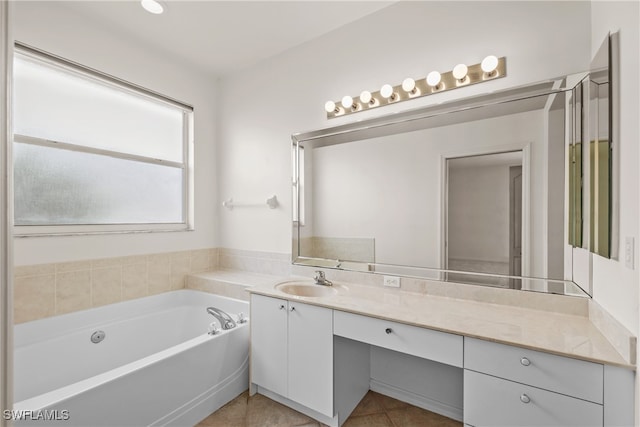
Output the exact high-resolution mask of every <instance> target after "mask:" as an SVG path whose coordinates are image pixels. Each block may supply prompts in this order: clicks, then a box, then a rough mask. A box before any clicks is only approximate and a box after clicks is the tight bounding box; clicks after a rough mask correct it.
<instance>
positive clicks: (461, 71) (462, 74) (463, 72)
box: [451, 64, 469, 83]
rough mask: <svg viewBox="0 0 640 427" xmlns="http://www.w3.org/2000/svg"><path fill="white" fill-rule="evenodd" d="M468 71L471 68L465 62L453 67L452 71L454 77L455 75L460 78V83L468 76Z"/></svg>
mask: <svg viewBox="0 0 640 427" xmlns="http://www.w3.org/2000/svg"><path fill="white" fill-rule="evenodd" d="M468 71H469V68H468V67H467V66H466V65H465V64H458V65H456V66H455V67H453V71H452V72H451V73H452V74H453V77H455V78H456V79H457V80H458V82H459V83H463V82H464V81H465V79H466V78H467V72H468Z"/></svg>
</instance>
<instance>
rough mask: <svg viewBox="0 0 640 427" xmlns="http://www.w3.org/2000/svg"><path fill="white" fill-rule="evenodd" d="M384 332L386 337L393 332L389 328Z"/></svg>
mask: <svg viewBox="0 0 640 427" xmlns="http://www.w3.org/2000/svg"><path fill="white" fill-rule="evenodd" d="M384 331H385V332H386V333H387V335H389V334H390V333H391V332H393V330H392V329H391V328H387V329H385V330H384Z"/></svg>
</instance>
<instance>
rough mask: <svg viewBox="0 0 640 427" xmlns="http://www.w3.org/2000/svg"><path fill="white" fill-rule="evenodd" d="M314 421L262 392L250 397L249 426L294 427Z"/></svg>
mask: <svg viewBox="0 0 640 427" xmlns="http://www.w3.org/2000/svg"><path fill="white" fill-rule="evenodd" d="M312 422H314V420H313V419H311V418H309V417H307V416H306V415H304V414H301V413H300V412H297V411H294V410H293V409H291V408H288V407H286V406H284V405H281V404H280V403H278V402H274V401H273V400H271V399H269V398H267V397H264V396H262V395H260V394H255V395H253V396H251V397H250V398H249V406H248V408H247V427H267V426H268V427H292V426H299V425H304V424H308V423H312Z"/></svg>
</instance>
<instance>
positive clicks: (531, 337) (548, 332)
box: [247, 278, 635, 369]
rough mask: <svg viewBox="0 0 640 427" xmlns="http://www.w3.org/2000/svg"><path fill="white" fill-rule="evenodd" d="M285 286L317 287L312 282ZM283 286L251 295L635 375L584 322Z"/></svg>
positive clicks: (349, 288) (427, 299)
mask: <svg viewBox="0 0 640 427" xmlns="http://www.w3.org/2000/svg"><path fill="white" fill-rule="evenodd" d="M287 280H296V281H303V280H304V281H306V282H307V283H309V284H310V285H311V284H312V283H313V282H312V281H311V280H309V279H308V278H307V279H301V278H289V279H287ZM282 281H283V279H280V280H278V281H275V282H270V283H260V284H256V285H255V286H252V287H250V288H247V290H248V291H249V292H251V293H255V294H260V295H265V296H270V297H275V298H282V299H288V300H291V301H300V302H304V303H308V304H312V305H317V306H321V307H327V308H331V309H334V310H341V311H346V312H350V313H356V314H363V315H366V316H370V317H376V318H379V319H384V320H390V321H396V322H401V323H406V324H409V325H414V326H419V327H423V328H429V329H434V330H438V331H443V332H449V333H452V334H457V335H463V336H466V337H473V338H480V339H484V340H488V341H493V342H497V343H503V344H508V345H515V346H519V347H524V348H528V349H532V350H540V351H544V352H548V353H553V354H558V355H561V356H567V357H572V358H575V359H581V360H587V361H591V362H597V363H604V364H609V365H615V366H621V367H625V368H630V369H635V365H633V364H630V363H629V362H628V361H627V360H625V358H624V357H623V356H622V355H621V354H620V353H618V351H616V349H615V348H614V347H613V346H612V344H611V343H610V342H609V341H608V340H607V338H606V337H605V336H604V335H603V334H602V333H601V332H600V331H599V330H598V329H597V328H596V327H595V326H594V325H593V323H592V322H591V321H590V320H589V318H588V317H584V316H578V315H568V314H561V313H556V312H549V311H541V310H534V309H530V308H522V307H518V306H513V305H503V304H492V303H487V302H479V301H473V300H468V299H458V298H449V297H442V296H433V295H427V294H422V293H414V292H407V291H402V290H397V289H385V288H380V287H372V286H363V285H358V284H353V283H344V282H338V283H336V284H339V285H342V286H344V287H345V288H346V289H342V290H341V291H339V292H338V294H337V295H331V296H328V297H300V296H294V295H290V294H287V293H284V292H281V291H279V290H278V289H276V288H275V285H277V284H278V283H281V282H282ZM314 286H317V285H314Z"/></svg>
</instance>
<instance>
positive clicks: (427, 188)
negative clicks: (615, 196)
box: [305, 110, 563, 278]
mask: <svg viewBox="0 0 640 427" xmlns="http://www.w3.org/2000/svg"><path fill="white" fill-rule="evenodd" d="M544 116H545V114H544V113H543V112H542V111H541V110H538V111H532V112H525V113H518V114H512V115H508V116H502V117H494V118H490V119H484V120H478V121H472V122H466V123H461V124H457V125H450V126H442V127H438V128H431V129H425V130H421V131H415V132H409V133H403V134H397V135H392V136H386V137H382V138H376V139H368V140H363V141H356V142H350V143H349V144H339V145H330V146H325V147H321V148H318V149H314V150H313V184H312V188H311V190H312V193H313V197H311V194H307V196H306V198H307V202H308V204H309V203H310V201H311V200H312V204H311V206H312V209H311V212H313V221H310V220H309V221H307V223H306V224H305V228H308V227H309V228H310V227H313V234H314V235H315V236H321V237H359V238H375V256H376V262H379V263H387V264H398V265H413V266H424V267H432V268H441V265H440V263H441V247H442V242H441V240H442V239H441V229H442V227H443V225H442V224H443V218H442V206H441V202H442V201H441V193H442V188H443V182H442V179H443V177H444V175H443V171H442V170H441V168H442V160H443V156H444V157H460V156H468V155H475V154H480V153H487V152H498V151H512V150H518V149H523V148H524V147H525V146H527V145H529V147H530V159H529V161H530V164H531V177H530V181H531V182H530V202H529V205H530V215H529V217H530V218H531V231H530V234H529V236H530V239H525V240H527V241H530V247H529V250H528V251H525V253H528V254H529V260H530V262H529V265H530V266H531V269H530V270H529V274H530V275H533V276H537V277H539V276H541V275H543V271H542V268H543V263H542V260H543V259H545V258H546V257H547V253H546V247H545V246H544V245H543V243H544V240H543V239H542V235H543V229H542V225H543V222H544V217H545V216H546V215H547V214H546V212H545V211H544V210H543V208H542V207H543V206H544V203H543V197H544V189H543V185H544V180H543V178H544V177H543V173H542V171H543V170H545V169H546V167H545V165H544V162H545V157H544V153H545V152H546V151H547V150H546V142H547V141H546V138H545V135H544V133H543V132H542V129H543V120H544ZM305 150H306V151H309V150H308V149H305ZM505 170H506V171H507V172H505V173H506V177H505V183H508V169H505ZM506 185H507V190H506V191H505V197H506V198H507V202H505V209H506V211H507V213H506V214H505V215H507V216H508V184H506ZM308 189H309V188H308ZM483 206H486V205H482V206H480V204H476V203H474V204H472V205H469V206H468V208H469V209H476V208H477V209H480V210H481V209H482V207H483ZM505 218H506V217H505ZM558 218H559V219H560V221H562V220H563V217H562V215H560V216H559V217H558ZM507 223H508V220H507ZM504 232H505V233H506V236H507V237H506V238H505V239H504V246H505V251H504V252H506V255H505V256H506V259H504V260H502V259H500V260H494V261H504V262H508V249H507V248H506V246H508V233H509V229H508V227H507V226H505V227H504ZM476 260H479V259H476ZM485 261H486V259H485ZM558 278H562V274H560V275H559V276H558Z"/></svg>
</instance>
